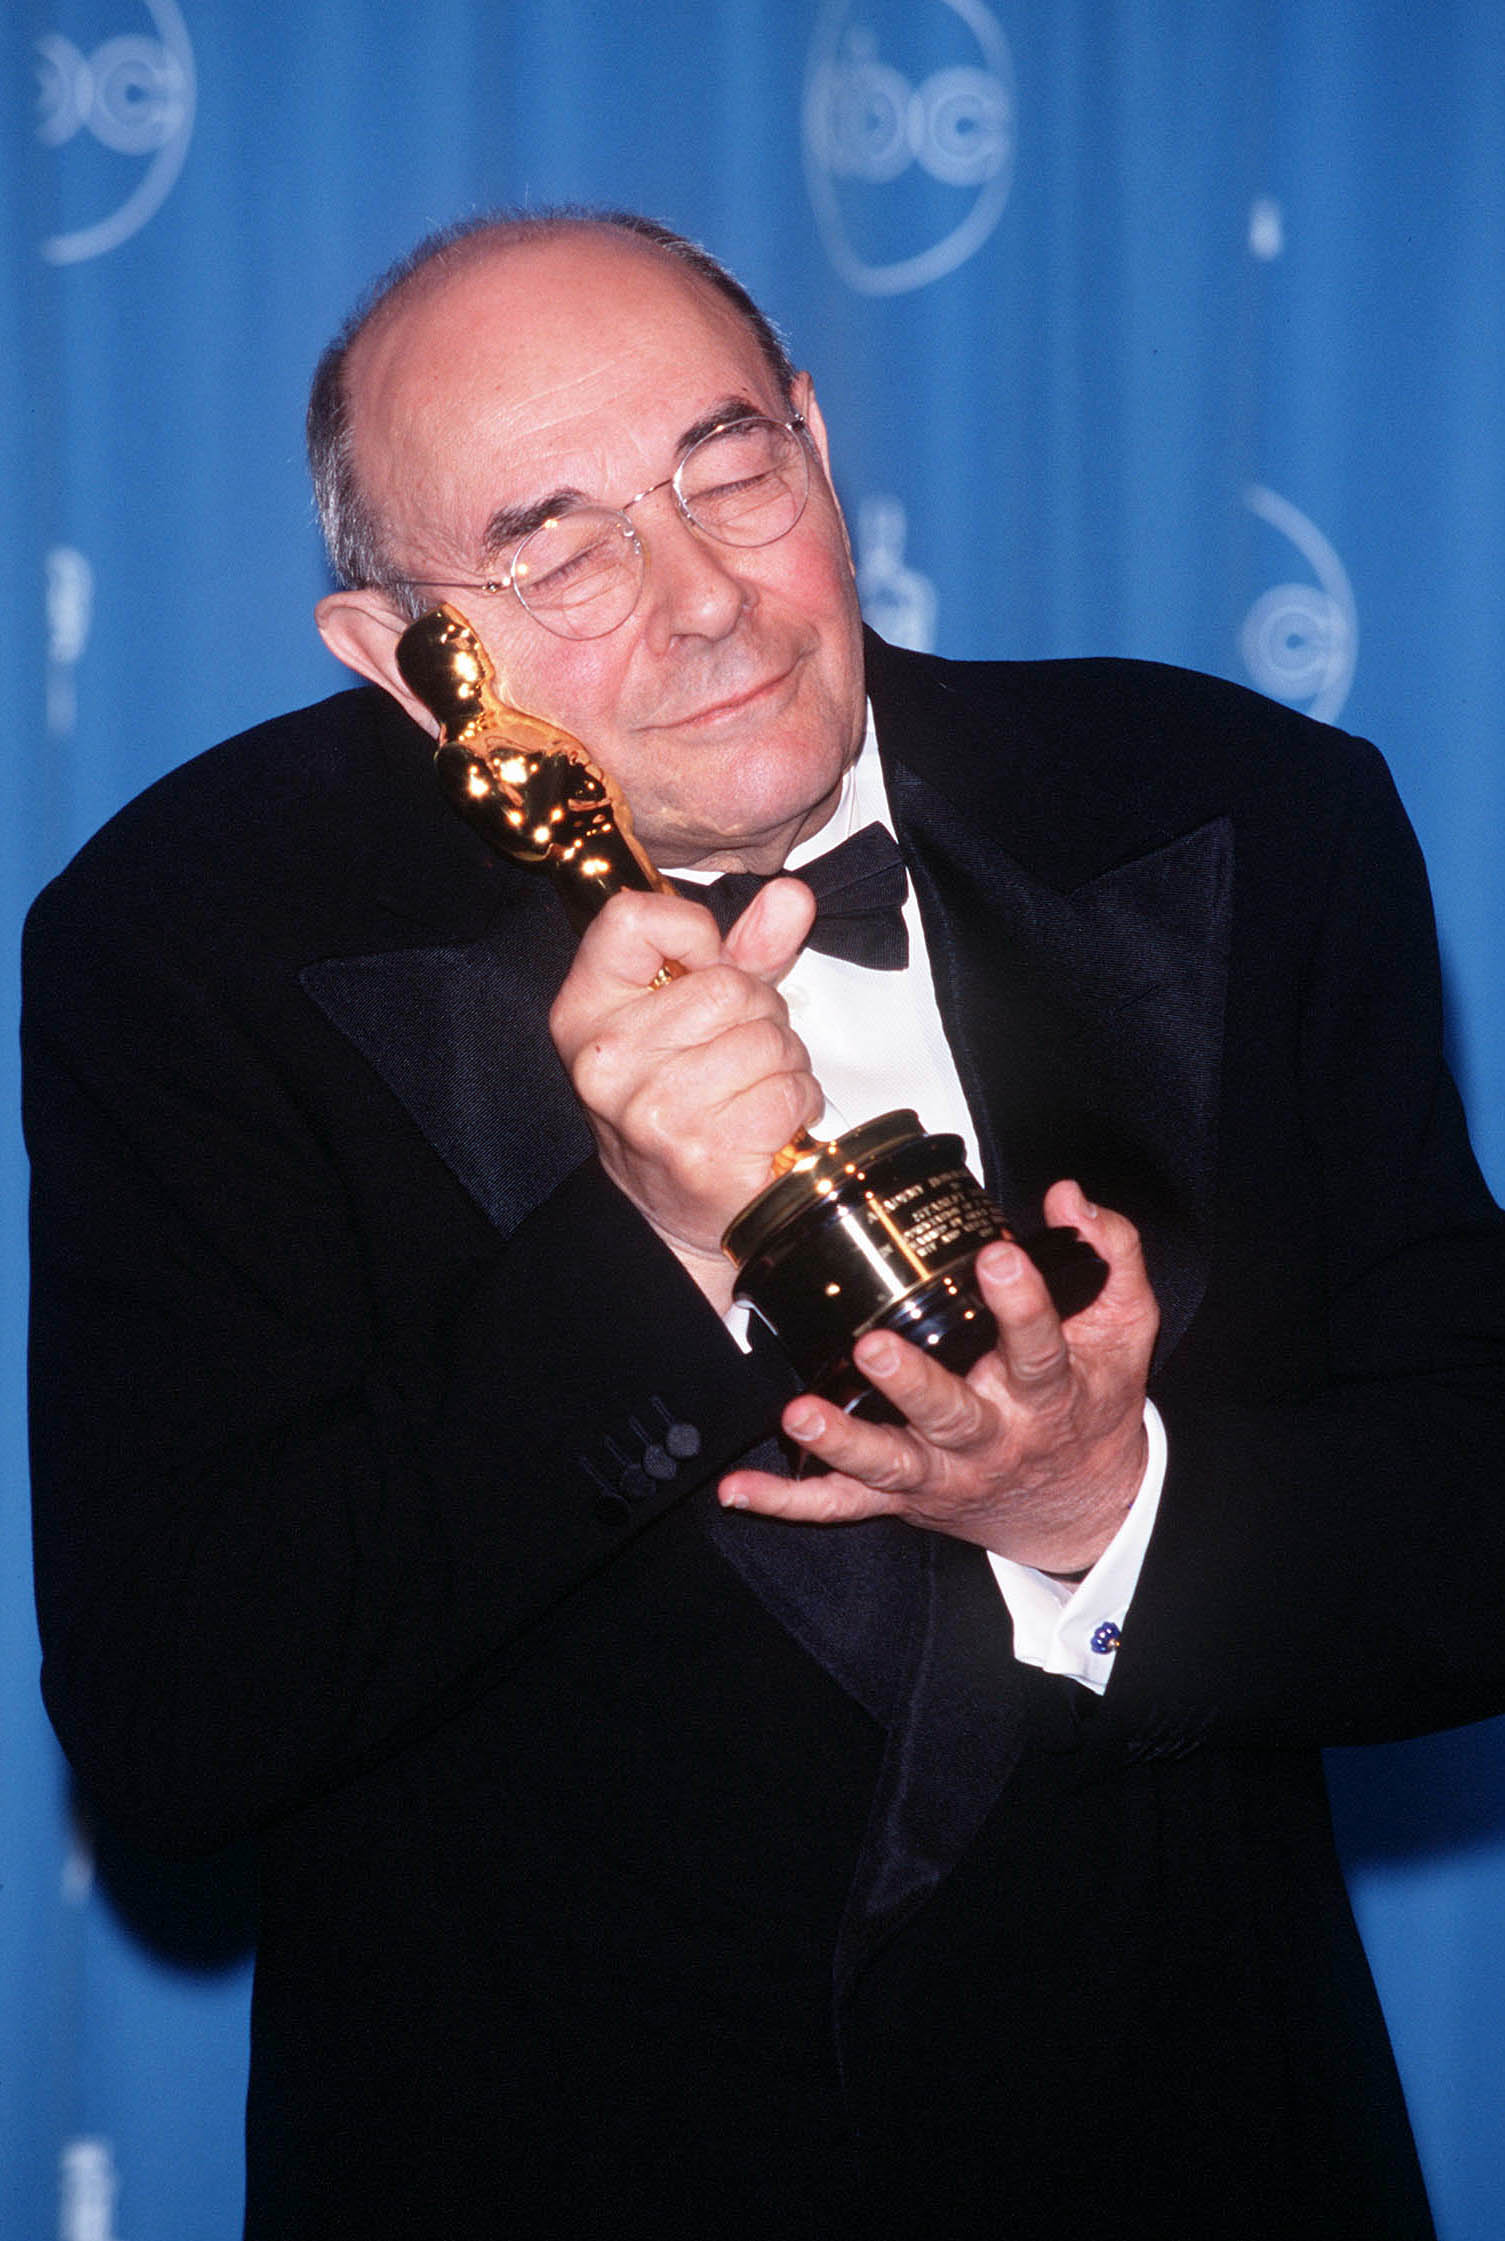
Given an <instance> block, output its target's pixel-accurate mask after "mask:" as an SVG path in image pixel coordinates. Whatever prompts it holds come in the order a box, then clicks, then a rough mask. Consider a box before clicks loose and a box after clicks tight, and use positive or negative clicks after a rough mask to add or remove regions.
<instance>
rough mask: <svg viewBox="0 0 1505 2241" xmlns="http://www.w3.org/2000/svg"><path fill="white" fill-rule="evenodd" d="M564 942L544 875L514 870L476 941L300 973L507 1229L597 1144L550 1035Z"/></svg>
mask: <svg viewBox="0 0 1505 2241" xmlns="http://www.w3.org/2000/svg"><path fill="white" fill-rule="evenodd" d="M573 951H574V936H573V935H572V934H571V932H570V930H569V927H568V925H567V923H566V921H565V917H564V913H563V911H562V910H561V909H560V908H559V906H558V903H557V901H556V900H555V897H554V896H553V894H552V893H551V892H550V890H549V888H548V885H547V883H546V882H545V881H543V880H542V879H538V880H533V879H529V878H522V879H519V880H518V881H516V882H515V883H514V884H513V888H512V891H511V893H510V894H509V897H508V907H506V908H505V909H504V910H503V911H502V912H501V913H500V914H499V916H498V917H497V919H496V921H495V922H494V924H493V925H492V927H491V929H490V931H489V932H488V933H486V934H485V935H484V936H483V937H482V938H481V939H480V940H476V941H468V942H460V943H449V944H445V945H442V946H439V947H435V948H428V949H398V950H387V951H381V952H378V953H376V954H374V955H372V956H367V957H344V958H333V959H330V960H327V961H325V962H322V963H318V964H313V965H309V966H306V967H305V968H304V970H303V972H302V974H301V976H300V978H301V980H302V984H303V986H304V988H305V989H306V991H307V992H308V994H309V995H310V996H311V997H312V998H313V1001H314V1002H315V1003H316V1004H317V1005H318V1006H319V1008H320V1010H321V1011H323V1012H324V1014H325V1016H326V1017H327V1018H328V1019H329V1020H330V1021H331V1023H332V1024H333V1025H334V1026H335V1027H337V1028H338V1029H339V1030H340V1032H341V1034H343V1035H345V1036H346V1037H347V1038H348V1039H349V1040H350V1041H351V1042H352V1043H353V1044H354V1045H355V1047H356V1049H357V1050H359V1051H360V1052H361V1054H362V1056H363V1057H365V1058H366V1059H367V1060H368V1061H369V1062H370V1064H371V1065H372V1067H373V1068H374V1069H375V1071H376V1072H377V1073H378V1074H379V1075H380V1077H381V1079H382V1080H383V1081H384V1082H385V1083H386V1085H387V1087H388V1089H389V1090H391V1092H392V1094H393V1095H394V1096H395V1097H396V1098H397V1099H398V1100H399V1101H400V1103H401V1104H403V1105H404V1106H405V1107H406V1108H407V1111H408V1113H409V1115H410V1116H411V1118H412V1119H413V1121H414V1122H415V1124H416V1125H417V1127H418V1128H419V1129H420V1131H421V1132H422V1134H423V1135H424V1136H425V1137H426V1139H427V1140H428V1142H429V1143H430V1145H432V1147H433V1149H434V1150H435V1151H436V1152H437V1153H438V1155H439V1157H440V1158H441V1159H442V1160H443V1161H444V1162H445V1164H446V1166H447V1167H448V1168H449V1169H450V1170H451V1172H452V1173H453V1174H454V1175H455V1176H456V1178H457V1179H458V1180H459V1182H461V1183H462V1184H463V1185H464V1187H465V1189H466V1190H467V1191H469V1193H470V1195H471V1197H472V1198H473V1199H475V1201H476V1203H477V1204H478V1205H479V1206H480V1207H481V1208H482V1210H483V1211H484V1212H485V1214H486V1215H487V1216H488V1218H489V1219H490V1220H491V1221H492V1222H493V1223H495V1225H496V1227H497V1228H498V1229H499V1230H501V1231H502V1233H503V1234H504V1235H506V1234H508V1233H510V1232H511V1231H512V1230H513V1229H515V1228H516V1227H517V1225H518V1223H519V1222H521V1221H522V1220H523V1219H524V1218H525V1216H526V1215H528V1214H530V1213H531V1212H532V1210H533V1208H534V1207H535V1206H537V1205H539V1204H540V1203H541V1201H542V1200H543V1199H545V1198H547V1197H548V1195H549V1193H550V1192H551V1191H553V1190H555V1189H557V1188H558V1186H559V1184H560V1183H562V1182H563V1181H564V1178H565V1177H566V1175H568V1174H569V1173H571V1171H572V1170H573V1169H574V1168H576V1167H578V1166H579V1165H580V1163H581V1161H582V1160H583V1159H586V1158H588V1157H589V1156H590V1153H591V1152H592V1150H593V1149H594V1146H593V1143H592V1139H591V1134H590V1130H589V1128H588V1127H587V1125H586V1122H585V1118H584V1115H583V1114H582V1113H581V1110H580V1107H579V1105H578V1103H577V1102H576V1099H575V1095H574V1092H573V1090H572V1089H571V1087H570V1084H569V1079H568V1077H567V1075H566V1074H565V1071H564V1068H563V1066H562V1065H561V1063H560V1060H559V1057H558V1054H557V1053H556V1051H555V1049H554V1046H553V1044H552V1042H551V1041H550V1039H549V1031H548V1008H549V1004H550V1003H551V1001H552V999H553V996H554V993H555V991H556V990H557V988H558V986H559V983H560V982H561V981H562V980H563V978H564V976H565V973H566V972H567V970H568V969H569V961H570V957H571V955H572V954H573Z"/></svg>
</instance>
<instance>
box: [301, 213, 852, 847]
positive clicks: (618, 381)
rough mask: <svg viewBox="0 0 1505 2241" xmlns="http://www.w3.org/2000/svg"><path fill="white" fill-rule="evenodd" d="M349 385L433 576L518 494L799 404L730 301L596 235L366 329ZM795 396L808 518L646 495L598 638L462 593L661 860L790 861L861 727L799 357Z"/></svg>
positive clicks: (520, 680)
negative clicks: (637, 567)
mask: <svg viewBox="0 0 1505 2241" xmlns="http://www.w3.org/2000/svg"><path fill="white" fill-rule="evenodd" d="M352 394H353V398H354V411H355V421H354V428H355V445H356V459H357V462H358V466H359V469H360V472H361V474H362V477H363V480H364V484H365V487H366V489H367V491H368V493H369V496H370V499H371V501H372V503H373V504H374V506H375V509H376V512H377V515H378V518H379V519H380V520H381V521H382V522H383V523H384V525H385V529H386V539H387V548H388V551H389V553H390V554H391V556H392V557H393V559H394V561H395V562H396V564H397V565H398V566H399V567H400V568H401V569H402V570H403V572H404V573H405V574H407V575H409V576H411V577H413V578H424V579H434V580H451V579H456V578H458V579H467V578H468V579H472V580H474V579H477V578H481V577H485V576H486V575H487V574H488V573H493V572H497V571H498V568H499V566H500V567H504V566H505V563H506V561H507V560H508V559H509V558H510V551H509V550H508V549H507V548H506V547H505V546H503V547H502V549H501V550H500V551H499V550H498V549H497V547H496V545H495V544H494V543H491V542H489V541H488V534H487V532H488V525H489V524H491V523H492V522H493V520H494V517H495V516H496V515H497V514H498V513H499V512H500V511H502V510H503V509H507V510H518V511H521V510H523V509H526V508H528V507H530V506H533V505H536V504H537V503H538V502H539V501H540V500H542V499H545V498H549V497H550V496H551V495H553V494H554V493H556V492H562V491H572V492H577V493H579V494H580V495H581V497H582V498H584V499H585V500H588V501H591V502H595V503H599V504H604V505H607V506H613V507H620V506H621V505H622V503H623V502H624V500H626V499H629V498H631V497H632V496H633V495H634V494H635V493H636V492H638V491H640V490H644V489H646V488H647V487H648V486H650V485H652V484H655V483H658V482H661V481H662V480H663V479H664V478H665V477H666V476H668V475H671V474H672V473H673V472H674V470H675V468H676V467H677V466H678V464H679V461H680V459H681V457H682V456H683V453H684V450H685V447H686V438H687V435H688V433H689V432H690V431H692V430H694V429H695V428H696V427H697V425H699V426H701V427H703V426H704V425H705V424H706V422H707V419H708V417H713V418H718V419H719V418H730V417H734V416H735V415H736V413H737V412H739V411H742V412H758V413H764V414H766V415H768V416H769V417H770V418H772V419H777V420H783V419H785V418H787V417H788V408H787V407H786V405H785V403H784V400H783V398H782V397H781V396H780V394H779V392H778V388H777V384H776V383H775V381H774V378H773V376H772V374H771V372H770V371H769V369H768V367H767V366H766V364H765V363H764V360H763V357H762V354H761V352H760V351H759V349H758V347H757V344H756V342H755V340H754V338H753V337H752V335H751V334H750V333H749V332H748V330H747V329H746V327H745V326H744V325H743V323H742V321H741V320H740V319H739V318H738V317H737V315H736V313H735V311H734V309H733V307H732V306H731V305H730V304H728V303H726V302H725V301H724V299H722V298H721V297H720V296H719V295H717V294H716V293H715V292H714V291H713V290H711V289H710V288H708V287H707V286H706V285H705V284H703V283H702V282H700V281H699V280H697V279H696V278H695V277H694V276H693V275H692V274H690V273H688V272H687V271H686V270H685V269H684V268H683V267H681V266H679V265H678V264H676V263H674V262H673V261H672V260H670V259H669V258H667V257H665V256H664V255H663V254H662V253H660V252H658V251H655V250H652V249H651V248H647V247H644V246H642V245H640V244H637V243H635V242H631V241H623V240H621V239H619V238H617V237H613V236H610V235H603V234H600V233H594V232H582V233H571V234H564V235H559V236H555V237H553V238H552V239H549V240H546V241H542V242H537V243H530V244H528V245H527V246H524V247H514V248H510V249H505V250H502V251H500V252H497V253H495V254H493V255H491V256H489V257H487V258H486V259H484V260H483V261H478V262H476V263H474V264H472V265H471V266H470V267H468V268H467V269H465V270H463V271H462V272H461V273H459V274H458V275H456V276H454V277H453V278H451V279H449V280H446V281H441V282H439V283H437V284H436V285H433V286H431V287H430V288H429V289H428V290H427V291H426V292H424V293H422V294H421V295H420V296H419V299H418V300H417V302H416V303H414V304H413V305H411V306H405V307H404V308H403V309H402V310H401V311H400V312H399V313H398V314H397V315H396V316H395V317H394V318H393V319H391V320H390V322H389V323H388V324H387V325H386V326H385V327H384V328H379V329H378V331H377V332H376V333H375V334H374V335H368V336H367V337H366V338H364V339H363V342H362V344H361V345H359V346H358V348H357V352H356V356H355V362H354V365H353V367H352ZM795 402H796V406H797V408H798V409H800V410H802V411H806V412H807V414H809V415H813V419H814V424H815V428H816V431H817V434H816V438H815V441H816V445H817V451H816V456H815V457H813V458H812V460H811V474H810V496H809V501H808V503H807V505H806V508H805V511H804V514H803V515H802V517H801V519H800V520H799V521H798V522H797V523H796V525H795V527H794V528H793V529H792V530H791V531H790V532H789V533H788V534H787V535H786V536H784V537H782V538H780V539H779V540H778V541H777V542H776V543H774V544H771V545H765V546H762V547H759V548H756V549H748V548H746V547H734V546H729V545H721V544H716V543H713V542H712V541H711V540H710V539H708V538H706V537H704V536H702V535H700V534H699V533H698V532H697V531H695V530H693V529H691V528H690V527H689V525H688V524H687V523H686V522H685V521H684V520H683V519H682V517H681V516H680V515H679V513H678V511H677V509H676V507H675V503H674V497H673V493H672V492H671V491H669V490H660V491H658V492H657V493H656V494H655V495H654V496H652V497H650V498H648V499H646V500H645V501H644V502H643V504H641V505H639V506H637V507H635V508H634V510H633V515H632V519H633V521H634V523H635V525H636V527H637V529H638V532H639V535H640V536H641V538H642V541H643V545H644V548H645V551H646V555H647V565H646V569H645V573H644V580H643V588H642V593H641V596H640V598H639V600H638V604H637V607H636V608H635V610H634V611H633V613H632V614H631V615H630V616H629V617H628V619H627V621H626V622H624V623H622V624H621V625H620V626H619V627H618V628H617V629H616V630H614V631H612V632H610V633H609V634H608V635H607V636H605V637H602V638H596V639H590V640H571V639H563V638H558V637H554V636H552V635H551V634H550V633H549V631H547V630H546V629H545V628H544V627H543V625H542V624H540V623H539V622H537V621H535V620H534V618H533V617H532V616H530V615H529V614H527V613H526V612H525V611H524V610H523V608H522V606H521V605H520V603H519V602H518V600H517V599H516V598H515V596H514V595H513V594H512V593H511V592H510V591H508V592H505V593H501V594H498V595H491V596H482V597H477V596H476V595H474V594H467V593H465V592H452V593H449V594H448V595H447V596H449V597H450V598H451V599H452V600H453V602H454V604H455V605H457V606H458V607H460V608H461V609H462V611H463V612H465V613H466V614H467V615H468V617H469V619H470V621H471V622H472V624H473V625H474V626H475V627H476V628H477V630H478V631H479V632H480V634H481V636H482V638H483V639H484V640H485V643H486V646H487V649H488V651H489V653H490V654H491V657H492V659H493V661H494V662H495V663H496V667H497V674H498V678H499V680H500V683H501V686H502V689H503V691H504V693H505V695H506V697H507V698H508V699H509V700H511V701H513V702H515V703H516V704H517V705H518V706H519V707H522V708H527V709H531V710H532V711H533V712H535V713H536V714H538V715H541V716H546V717H548V718H549V719H550V720H551V721H552V722H554V723H557V724H561V725H563V726H564V728H565V729H566V730H568V731H571V732H573V733H574V734H575V735H576V736H577V737H578V738H579V739H581V740H582V741H583V742H584V744H585V746H586V747H587V749H588V750H589V751H590V753H591V754H592V755H593V756H594V757H595V758H596V759H597V760H598V761H599V762H600V763H601V765H602V766H603V768H605V769H606V770H607V771H608V772H609V773H610V774H611V775H612V776H613V777H614V778H615V779H616V780H617V782H618V784H619V785H620V786H621V787H622V789H623V791H624V792H625V794H626V796H627V798H628V801H629V803H630V805H631V807H632V811H633V817H634V821H635V824H636V827H637V830H638V833H639V835H640V836H641V838H642V840H643V842H644V844H645V846H646V847H647V849H648V851H649V853H650V854H651V855H652V856H653V857H654V858H655V859H656V860H657V861H659V862H660V863H662V864H665V865H675V864H692V863H697V862H705V861H715V862H727V863H730V862H736V863H739V864H747V865H750V866H751V867H752V868H756V869H763V870H767V869H773V868H775V867H776V866H777V865H778V864H779V863H780V862H782V860H783V857H784V855H785V853H786V852H787V849H788V848H789V847H790V846H791V845H792V844H793V842H794V841H795V840H796V839H799V838H801V837H803V835H804V834H805V833H806V832H809V831H813V830H815V829H816V827H818V826H819V825H820V824H822V823H824V821H825V818H826V817H827V816H828V815H829V813H830V809H831V806H832V803H833V798H834V794H835V791H836V789H837V787H838V786H839V784H840V780H841V774H842V772H843V770H844V769H845V768H846V766H847V764H848V763H850V762H851V760H852V759H853V758H854V756H855V755H856V753H857V750H858V748H859V746H860V743H861V738H862V726H863V706H864V703H863V683H862V642H861V630H860V624H859V620H858V612H857V599H856V592H855V588H854V584H853V577H852V564H851V556H850V552H849V549H848V546H847V541H846V536H845V531H844V529H843V526H842V521H841V515H840V512H839V510H838V508H837V504H836V500H835V498H834V496H833V494H832V491H831V487H830V482H829V479H828V476H827V472H826V459H825V445H824V434H823V431H822V430H821V428H820V421H819V415H818V413H817V412H815V411H814V404H813V399H812V398H811V397H810V395H809V386H808V383H807V382H806V381H805V380H804V378H803V377H801V382H800V388H799V393H798V395H797V396H796V400H795ZM364 596H366V597H369V596H370V595H364ZM434 596H435V597H436V598H438V597H441V596H446V595H444V594H440V593H436V594H435V595H434ZM328 604H329V605H330V606H331V607H334V606H335V605H336V602H330V603H328ZM321 619H322V617H321ZM331 642H332V643H335V650H336V651H337V652H340V653H341V654H342V655H346V658H349V657H348V652H347V648H346V646H345V645H342V644H340V643H338V642H337V640H336V639H335V638H334V636H333V634H332V633H331ZM360 666H367V665H365V664H361V665H360ZM368 673H371V672H370V671H369V668H368ZM381 681H382V682H389V681H390V680H389V678H387V677H385V676H384V677H383V678H382V679H381Z"/></svg>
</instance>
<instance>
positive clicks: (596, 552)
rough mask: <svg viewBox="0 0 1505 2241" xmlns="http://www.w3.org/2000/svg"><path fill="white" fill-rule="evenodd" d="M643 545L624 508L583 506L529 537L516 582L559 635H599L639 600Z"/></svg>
mask: <svg viewBox="0 0 1505 2241" xmlns="http://www.w3.org/2000/svg"><path fill="white" fill-rule="evenodd" d="M642 576H643V548H642V546H641V545H640V544H639V543H638V539H637V532H636V530H635V529H634V528H633V526H632V523H631V522H630V521H629V520H628V519H627V517H626V515H625V514H613V513H607V512H606V511H605V510H604V509H602V508H600V507H596V506H582V507H581V508H580V510H579V511H578V512H577V513H572V514H560V515H558V516H557V517H556V519H554V520H553V521H546V522H545V523H544V524H543V525H542V527H541V528H539V529H535V530H534V532H533V534H532V536H531V537H525V538H524V539H523V541H522V543H521V544H520V545H519V546H518V548H517V553H516V555H515V557H514V559H513V562H512V582H513V586H514V588H515V589H516V592H517V595H518V597H519V599H520V600H521V601H522V603H523V605H524V606H525V607H526V608H527V610H528V612H529V614H530V615H536V616H537V618H538V620H539V621H540V622H541V623H543V624H544V625H545V626H546V628H548V629H549V630H552V631H554V632H555V633H556V635H557V636H559V637H561V638H601V637H604V636H605V634H606V632H607V631H608V630H615V629H616V627H617V625H618V623H620V622H625V621H626V619H627V617H628V616H629V615H630V614H631V613H632V610H633V608H634V607H635V606H636V604H637V596H638V587H639V585H640V584H641V582H642Z"/></svg>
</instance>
